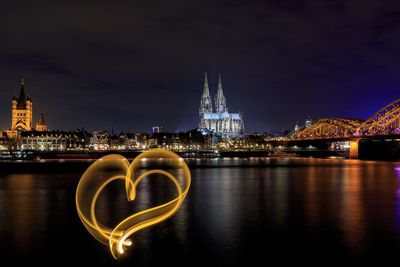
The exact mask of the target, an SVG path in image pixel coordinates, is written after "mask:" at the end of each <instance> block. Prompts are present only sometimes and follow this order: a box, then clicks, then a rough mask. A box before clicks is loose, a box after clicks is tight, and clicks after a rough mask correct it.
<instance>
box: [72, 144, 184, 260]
mask: <svg viewBox="0 0 400 267" xmlns="http://www.w3.org/2000/svg"><path fill="white" fill-rule="evenodd" d="M146 159H168V160H166V161H162V162H163V164H167V163H168V166H172V167H173V168H174V169H178V170H179V169H180V170H182V173H183V179H181V180H182V181H180V180H179V179H177V178H176V177H175V176H174V175H172V174H171V173H170V172H167V171H165V170H161V169H154V170H149V171H145V172H143V173H141V174H140V175H137V170H138V168H139V167H140V166H141V165H140V164H141V162H143V161H144V160H146ZM153 174H161V175H163V176H165V177H166V178H168V179H169V180H171V181H172V183H173V184H174V186H175V187H176V190H177V196H176V197H175V198H174V199H172V200H171V201H169V202H167V203H164V204H162V205H159V206H155V207H152V208H149V209H146V210H143V211H140V212H137V213H135V214H133V215H130V216H128V217H127V218H125V219H124V220H122V221H121V222H120V223H118V224H117V226H115V227H114V228H113V229H112V228H110V227H108V226H105V225H103V224H101V223H100V222H99V221H98V220H97V218H96V214H95V208H96V202H97V199H98V197H99V195H100V193H101V192H102V191H103V189H104V188H105V187H106V186H107V185H108V184H109V183H111V182H113V181H117V180H123V181H125V191H126V196H127V200H128V201H130V202H132V201H134V200H135V198H136V190H137V186H138V185H139V183H140V182H141V181H142V180H143V179H144V178H146V177H147V176H150V175H153ZM190 182H191V175H190V170H189V167H188V166H187V164H186V162H185V161H184V160H182V158H181V157H179V156H178V155H177V154H175V153H174V152H172V151H169V150H165V149H152V150H148V151H145V152H143V153H141V154H139V155H138V156H137V157H136V158H135V159H134V160H133V161H132V163H129V161H128V160H127V159H126V158H125V157H123V156H121V155H116V154H114V155H107V156H104V157H102V158H100V159H98V160H96V161H95V162H94V163H93V164H92V165H90V166H89V168H88V169H87V170H86V171H85V172H84V174H83V175H82V177H81V179H80V181H79V184H78V187H77V189H76V209H77V211H78V214H79V218H80V219H81V221H82V223H83V225H84V226H85V227H86V229H87V230H88V231H89V233H90V234H91V235H92V236H93V237H94V238H95V239H97V240H98V241H99V242H101V243H102V244H104V245H107V246H109V248H110V251H111V254H112V255H113V257H114V258H115V259H118V258H119V257H120V255H121V254H123V253H124V251H125V247H128V246H131V245H132V244H133V241H132V240H130V239H128V238H129V237H130V236H132V235H133V234H134V233H136V232H137V231H140V230H142V229H144V228H146V227H150V226H153V225H155V224H158V223H161V222H163V221H165V220H166V219H168V218H169V217H171V216H172V215H174V214H175V213H176V212H177V211H178V210H179V208H180V206H181V205H182V203H183V200H184V199H185V197H186V195H187V193H188V191H189V187H190Z"/></svg>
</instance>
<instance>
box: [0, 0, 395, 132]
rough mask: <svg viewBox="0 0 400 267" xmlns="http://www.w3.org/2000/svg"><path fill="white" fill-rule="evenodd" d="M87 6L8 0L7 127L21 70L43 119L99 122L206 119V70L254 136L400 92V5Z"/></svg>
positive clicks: (0, 50) (193, 122) (351, 111)
mask: <svg viewBox="0 0 400 267" xmlns="http://www.w3.org/2000/svg"><path fill="white" fill-rule="evenodd" d="M56 2H57V3H56ZM84 2H85V1H65V2H64V1H48V2H44V1H29V2H19V1H7V3H6V4H5V3H3V2H2V4H1V8H0V36H1V38H0V127H1V128H2V129H6V128H9V127H10V123H11V122H10V120H11V118H10V113H11V111H10V109H11V98H12V96H14V95H17V94H18V93H19V89H20V85H19V83H20V79H21V78H25V85H26V90H27V93H28V94H29V95H30V96H31V98H32V99H33V105H34V106H33V107H34V118H35V120H34V121H36V119H37V118H38V115H39V113H41V112H43V113H45V117H46V121H47V123H48V125H49V127H50V128H51V129H76V128H81V127H85V128H86V129H88V130H90V131H92V130H95V129H111V128H114V131H116V132H119V131H121V130H122V131H147V132H149V131H150V130H151V126H153V125H163V126H164V128H165V129H166V130H168V131H183V130H188V129H191V128H195V127H197V124H198V108H199V103H200V97H201V94H202V90H203V79H204V72H206V71H207V72H208V75H209V81H210V88H211V94H212V95H213V97H214V95H215V93H216V87H217V78H218V73H219V72H221V73H222V80H223V85H224V93H225V97H226V98H227V104H228V108H229V111H231V112H238V111H242V112H243V113H244V119H245V128H246V131H247V132H254V131H258V132H264V131H270V130H272V129H282V128H284V129H286V128H293V127H294V124H295V123H296V121H297V120H299V121H301V122H302V121H304V119H305V118H306V116H307V115H311V117H312V118H313V119H317V118H321V117H354V118H367V117H368V116H369V115H372V114H373V113H374V112H375V111H377V110H378V109H379V108H381V107H383V106H384V105H386V104H387V103H389V102H391V101H394V100H396V99H397V98H398V97H399V96H400V94H399V92H400V91H399V88H400V75H399V74H400V1H396V0H394V1H384V0H375V1H372V0H368V1H366V0H359V1H351V0H343V1H335V0H329V1H328V0H324V1H316V0H310V1H294V0H292V1H289V0H273V1H266V0H260V1H250V0H242V1H216V0H202V1H187V0H186V1H171V0H169V1H165V0H163V1H152V0H149V1H133V0H130V1H109V0H108V1H86V2H91V3H84Z"/></svg>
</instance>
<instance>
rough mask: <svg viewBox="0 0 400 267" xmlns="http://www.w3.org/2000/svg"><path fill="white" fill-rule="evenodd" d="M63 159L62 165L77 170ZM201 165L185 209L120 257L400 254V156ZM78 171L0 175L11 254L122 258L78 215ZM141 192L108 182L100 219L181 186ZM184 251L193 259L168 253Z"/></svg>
mask: <svg viewBox="0 0 400 267" xmlns="http://www.w3.org/2000/svg"><path fill="white" fill-rule="evenodd" d="M60 164H61V165H60V169H62V168H65V167H68V165H67V164H68V163H65V162H64V163H60ZM146 164H147V163H146ZM193 164H195V165H194V166H193V167H192V170H191V172H192V187H191V190H190V192H189V194H188V196H187V199H186V200H185V202H184V204H183V205H182V207H181V209H180V211H179V212H178V213H177V214H176V215H175V216H174V217H173V218H171V219H170V220H168V221H166V222H164V223H162V224H160V225H158V226H156V227H153V228H151V229H147V230H145V231H142V232H140V233H138V234H137V235H136V236H135V237H134V240H135V241H136V243H135V247H134V248H132V251H130V252H129V255H128V256H127V258H125V259H124V261H123V263H119V264H121V265H124V264H125V263H126V265H129V266H132V264H133V263H134V264H136V266H141V264H142V265H162V264H174V265H176V266H184V265H187V264H188V262H192V261H193V262H196V263H204V264H205V263H207V262H209V261H211V262H214V263H219V264H221V265H237V266H239V265H243V264H244V263H246V262H247V261H249V259H254V260H263V259H265V257H266V256H268V260H269V261H271V262H272V261H274V260H275V261H280V262H284V261H285V256H284V255H295V256H296V259H298V261H299V262H302V258H301V255H308V254H307V253H310V251H313V253H315V255H323V256H324V257H327V258H329V257H332V255H331V254H330V253H331V251H330V250H332V251H334V255H335V257H333V258H330V260H332V261H333V262H334V261H335V260H337V262H343V261H346V260H349V259H351V261H352V262H355V263H360V262H364V263H365V262H369V261H370V260H374V259H376V260H378V259H379V260H381V261H383V262H390V261H393V260H395V259H397V252H398V251H397V250H396V249H397V248H399V249H400V245H399V244H400V172H398V171H395V170H394V167H395V166H396V163H387V162H361V161H344V160H315V159H248V160H242V159H223V160H204V161H203V160H193ZM178 174H179V173H178ZM79 176H80V174H76V173H73V174H71V173H63V174H57V175H54V173H49V174H46V173H35V174H18V175H0V236H1V237H2V241H1V242H0V251H2V252H0V253H2V255H3V256H4V257H6V256H8V255H9V256H10V257H12V258H17V259H18V260H20V261H22V262H29V263H38V262H41V261H42V260H43V259H46V257H47V256H48V255H49V254H50V252H51V253H52V254H53V255H56V257H57V258H62V259H63V260H65V261H66V262H68V263H71V264H73V263H74V262H76V261H77V259H81V258H85V259H87V260H88V261H90V262H93V264H95V265H97V266H107V265H110V264H112V263H113V261H111V259H110V258H109V255H108V253H107V251H106V250H103V247H102V246H98V244H97V242H95V241H93V240H92V238H91V237H90V236H89V235H88V233H87V232H86V230H85V229H84V228H83V226H82V224H81V223H80V221H79V219H78V217H77V214H76V210H75V199H74V194H75V189H76V185H77V182H78V179H79ZM139 190H140V193H139V194H138V195H137V200H136V201H135V202H134V203H133V204H132V203H128V202H127V201H126V196H125V189H124V184H123V183H122V182H121V183H120V182H116V183H115V186H111V187H110V188H107V189H106V190H105V191H104V192H103V193H102V195H101V196H100V198H99V201H98V202H97V206H96V213H97V214H98V216H99V218H101V219H102V220H103V221H104V222H105V223H110V224H111V225H113V224H115V223H117V222H118V221H119V220H120V219H121V218H124V217H125V216H126V215H127V214H131V213H132V212H135V211H138V210H143V209H147V208H149V207H152V206H154V205H156V204H159V203H163V202H165V201H167V200H169V199H171V197H172V196H173V195H174V192H175V191H174V190H175V189H174V187H173V186H172V185H171V184H170V183H169V181H168V180H166V179H163V178H162V177H153V178H152V179H151V181H150V180H144V181H143V182H142V183H141V184H140V186H139ZM260 243H261V244H262V246H259V245H258V244H260ZM54 244H57V246H55V245H54ZM71 244H74V246H71ZM327 248H329V249H327ZM176 251H179V252H180V254H179V257H183V258H185V259H186V261H180V260H179V259H178V258H177V259H176V258H174V257H170V256H168V255H174V254H173V253H174V252H176ZM282 251H284V254H283V252H282ZM369 251H374V253H368V252H369ZM395 252H396V253H395ZM267 254H268V255H267ZM204 255H211V256H207V257H205V256H204ZM35 257H36V258H35ZM54 257H55V256H54ZM35 259H36V260H35ZM315 261H316V259H315ZM271 265H272V266H273V265H274V264H271ZM310 265H312V264H310Z"/></svg>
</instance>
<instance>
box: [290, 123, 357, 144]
mask: <svg viewBox="0 0 400 267" xmlns="http://www.w3.org/2000/svg"><path fill="white" fill-rule="evenodd" d="M363 122H364V121H363V120H359V119H342V118H330V119H319V120H317V121H315V122H313V123H312V124H311V127H303V128H300V129H299V130H297V131H294V132H293V134H292V138H295V139H322V138H341V137H351V136H354V135H355V134H356V133H357V130H358V129H359V127H360V126H361V124H362V123H363Z"/></svg>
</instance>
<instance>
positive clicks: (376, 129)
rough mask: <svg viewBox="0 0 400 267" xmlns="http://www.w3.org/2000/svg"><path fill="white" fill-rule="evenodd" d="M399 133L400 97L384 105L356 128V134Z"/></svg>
mask: <svg viewBox="0 0 400 267" xmlns="http://www.w3.org/2000/svg"><path fill="white" fill-rule="evenodd" d="M392 133H397V134H398V133H400V99H397V100H396V101H393V102H392V103H390V104H388V105H386V106H385V107H383V108H382V109H380V110H379V111H378V112H376V113H375V114H374V115H372V116H371V117H369V118H368V119H367V120H366V121H365V122H364V123H363V124H361V125H360V127H359V129H358V130H357V135H384V134H392Z"/></svg>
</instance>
